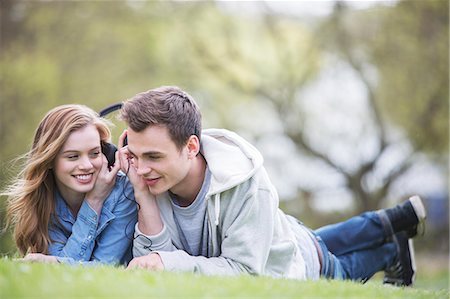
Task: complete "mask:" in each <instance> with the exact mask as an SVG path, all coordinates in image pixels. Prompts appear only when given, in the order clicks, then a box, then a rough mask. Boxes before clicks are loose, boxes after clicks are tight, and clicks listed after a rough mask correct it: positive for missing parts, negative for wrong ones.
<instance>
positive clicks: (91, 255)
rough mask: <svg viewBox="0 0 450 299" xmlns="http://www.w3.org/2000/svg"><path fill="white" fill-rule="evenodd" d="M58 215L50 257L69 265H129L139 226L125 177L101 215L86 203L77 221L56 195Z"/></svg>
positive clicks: (118, 181)
mask: <svg viewBox="0 0 450 299" xmlns="http://www.w3.org/2000/svg"><path fill="white" fill-rule="evenodd" d="M55 200H56V207H55V215H53V217H52V219H51V224H50V226H49V236H50V239H51V243H50V244H49V248H48V253H49V254H50V255H53V256H56V258H57V260H58V261H59V262H63V263H68V264H77V263H82V264H99V263H100V264H113V265H116V264H127V263H128V262H129V261H130V260H131V258H132V253H131V245H132V240H133V232H134V225H135V224H136V222H137V209H136V202H135V201H134V193H133V188H132V185H131V183H130V182H128V178H127V177H126V176H125V175H124V174H123V173H120V172H119V173H118V174H117V177H116V183H115V186H114V188H113V190H112V191H111V193H110V194H109V196H108V197H107V198H106V200H105V202H104V203H103V207H102V211H101V214H100V215H97V213H96V212H95V211H94V210H93V209H92V208H91V207H90V206H89V204H88V203H87V202H86V201H83V204H82V205H81V208H80V210H79V211H78V215H77V217H76V218H75V217H74V216H73V215H72V213H71V211H70V209H69V207H68V205H67V203H66V202H65V200H64V199H63V198H62V196H61V194H60V193H59V192H58V191H56V192H55Z"/></svg>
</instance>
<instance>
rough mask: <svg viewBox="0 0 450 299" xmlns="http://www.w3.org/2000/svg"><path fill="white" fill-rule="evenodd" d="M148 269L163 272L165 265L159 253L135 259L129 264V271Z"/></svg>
mask: <svg viewBox="0 0 450 299" xmlns="http://www.w3.org/2000/svg"><path fill="white" fill-rule="evenodd" d="M136 268H137V269H147V270H151V271H162V270H164V265H163V263H162V260H161V257H160V256H159V254H157V253H150V254H149V255H144V256H141V257H135V258H134V259H132V260H131V262H130V263H129V264H128V267H127V269H136Z"/></svg>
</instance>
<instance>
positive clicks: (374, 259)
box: [319, 241, 397, 282]
mask: <svg viewBox="0 0 450 299" xmlns="http://www.w3.org/2000/svg"><path fill="white" fill-rule="evenodd" d="M319 243H322V244H321V245H322V246H321V248H322V253H323V257H324V258H323V265H322V273H321V276H323V277H325V278H330V279H343V280H344V279H348V280H354V281H361V282H365V281H367V280H368V279H369V278H371V277H372V276H373V275H374V274H375V273H376V272H378V271H382V270H384V269H386V268H388V267H389V266H391V265H393V264H394V262H395V260H396V257H397V248H396V245H395V244H394V243H386V244H383V245H381V246H379V247H376V248H372V249H366V250H360V251H355V252H352V253H348V254H345V255H341V256H335V255H334V254H332V253H331V252H329V251H328V250H327V249H326V246H323V245H324V243H323V242H320V241H319Z"/></svg>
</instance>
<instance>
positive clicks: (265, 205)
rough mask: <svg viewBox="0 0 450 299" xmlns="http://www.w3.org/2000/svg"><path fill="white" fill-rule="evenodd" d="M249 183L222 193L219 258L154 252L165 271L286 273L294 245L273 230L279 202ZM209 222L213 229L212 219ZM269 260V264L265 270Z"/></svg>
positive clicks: (162, 251)
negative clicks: (268, 268)
mask: <svg viewBox="0 0 450 299" xmlns="http://www.w3.org/2000/svg"><path fill="white" fill-rule="evenodd" d="M251 181H253V178H252V179H250V180H249V181H248V182H245V183H243V184H241V185H239V186H237V187H235V188H233V189H231V190H228V191H226V192H225V193H226V194H222V196H223V198H222V200H223V201H227V200H229V201H230V202H229V203H228V204H226V203H225V202H224V203H223V205H224V209H223V210H222V211H221V218H220V221H219V227H220V229H219V231H220V233H219V234H218V235H217V236H215V237H216V238H218V239H219V243H220V244H221V245H220V251H219V254H218V256H216V257H203V256H191V255H189V254H188V253H186V252H185V251H183V250H169V251H167V250H164V249H162V250H156V251H155V252H156V253H158V254H159V255H160V257H161V259H162V262H163V264H164V268H165V270H168V271H177V272H193V273H201V274H206V275H237V274H244V273H247V274H252V275H272V276H280V277H281V276H285V274H287V271H288V269H289V267H290V263H291V262H292V257H293V255H294V252H295V245H294V243H293V242H292V241H291V239H287V238H280V236H281V235H282V232H281V230H280V229H277V230H275V229H274V227H275V226H278V228H279V227H280V226H279V225H278V224H279V218H278V199H277V197H276V194H275V193H274V192H273V190H271V189H270V188H259V187H257V186H258V184H251ZM274 196H275V197H274ZM211 222H212V225H213V227H214V219H211ZM213 238H214V237H213ZM274 238H275V239H276V240H275V242H274ZM147 253H149V252H147ZM269 259H270V263H271V264H272V265H271V267H270V269H271V270H270V271H267V264H268V260H269Z"/></svg>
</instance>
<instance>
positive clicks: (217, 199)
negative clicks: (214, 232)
mask: <svg viewBox="0 0 450 299" xmlns="http://www.w3.org/2000/svg"><path fill="white" fill-rule="evenodd" d="M214 212H215V215H214V216H215V218H216V219H215V220H214V224H215V226H219V215H220V195H219V193H217V194H216V195H214Z"/></svg>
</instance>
